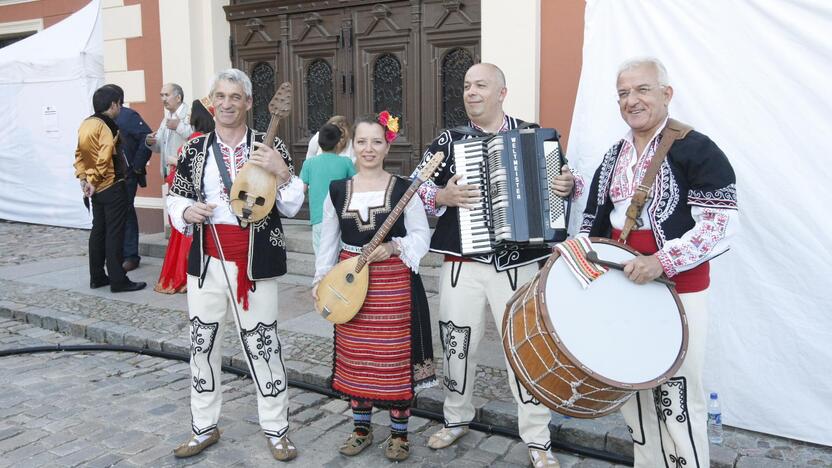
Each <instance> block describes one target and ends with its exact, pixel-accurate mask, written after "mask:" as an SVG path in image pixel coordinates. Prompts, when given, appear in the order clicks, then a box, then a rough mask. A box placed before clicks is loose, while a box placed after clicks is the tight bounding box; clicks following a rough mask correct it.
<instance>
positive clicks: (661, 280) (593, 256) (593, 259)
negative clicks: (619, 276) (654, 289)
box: [586, 250, 676, 287]
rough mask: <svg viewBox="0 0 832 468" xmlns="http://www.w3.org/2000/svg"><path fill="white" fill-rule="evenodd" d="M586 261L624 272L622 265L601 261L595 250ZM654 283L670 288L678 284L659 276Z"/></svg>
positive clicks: (588, 253) (588, 255) (589, 253)
mask: <svg viewBox="0 0 832 468" xmlns="http://www.w3.org/2000/svg"><path fill="white" fill-rule="evenodd" d="M586 259H587V260H588V261H590V262H592V263H597V264H598V265H603V266H605V267H610V268H614V269H616V270H620V271H624V265H622V264H620V263H615V262H608V261H606V260H601V259H600V258H598V252H596V251H594V250H590V251H589V252H587V253H586ZM653 281H657V282H659V283H662V284H666V285H668V286H674V287H675V286H676V283H674V282H673V281H670V280H669V279H667V278H665V277H662V276H659V277H658V278H655V279H654V280H653Z"/></svg>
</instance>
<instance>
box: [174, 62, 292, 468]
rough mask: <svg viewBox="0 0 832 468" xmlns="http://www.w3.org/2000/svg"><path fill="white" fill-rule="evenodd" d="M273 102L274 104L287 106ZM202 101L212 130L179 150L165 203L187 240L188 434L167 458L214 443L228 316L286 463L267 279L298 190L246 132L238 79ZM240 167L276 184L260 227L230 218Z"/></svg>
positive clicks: (246, 87) (272, 277)
mask: <svg viewBox="0 0 832 468" xmlns="http://www.w3.org/2000/svg"><path fill="white" fill-rule="evenodd" d="M279 94H280V93H278V95H275V99H273V102H274V101H275V100H277V99H281V100H283V101H286V99H285V98H286V96H280V95H279ZM211 100H212V104H213V106H214V109H215V122H216V130H215V131H214V132H210V133H208V134H206V135H202V136H199V137H197V138H194V139H192V140H190V141H189V142H188V143H187V144H186V145H185V146H184V147H183V148H182V152H181V156H180V159H179V164H178V166H177V167H178V169H177V172H176V177H175V178H174V181H173V185H172V186H171V189H170V196H169V197H168V199H167V207H168V213H169V214H170V217H171V222H172V223H173V225H174V227H175V228H176V229H178V230H179V231H181V232H183V233H185V234H186V235H190V234H191V233H193V235H194V242H193V244H192V245H191V251H190V253H189V257H188V311H189V317H190V322H191V323H190V337H191V364H190V366H191V375H192V382H191V383H192V385H191V387H192V388H191V417H192V419H191V428H192V431H193V434H192V435H191V436H190V437H189V438H188V440H187V441H185V443H183V444H182V445H180V446H179V447H177V448H176V449H175V450H174V455H175V456H177V457H190V456H193V455H196V454H198V453H200V452H201V451H202V450H204V449H205V448H206V447H208V446H210V445H212V444H214V443H216V442H217V441H218V440H219V437H220V432H219V429H218V428H217V420H218V419H219V415H220V406H221V402H222V388H221V375H220V365H221V359H222V350H221V349H220V346H221V344H222V337H223V330H224V327H225V317H226V314H227V313H228V312H229V311H231V312H232V314H231V315H232V317H233V319H234V323H235V325H236V327H237V331H238V336H239V337H240V339H241V341H242V347H243V351H244V353H245V356H246V358H247V360H248V363H249V368H250V370H251V374H252V376H253V378H254V381H255V383H256V389H257V390H256V391H257V408H258V412H259V415H260V426H261V427H262V429H263V432H264V433H265V435H266V438H267V441H268V446H269V449H270V450H271V452H272V455H273V456H274V458H276V459H277V460H281V461H286V460H291V459H293V458H295V457H296V456H297V449H296V448H295V446H294V445H293V444H292V442H291V441H290V440H289V437H288V431H289V420H288V416H289V415H288V398H289V397H288V391H287V390H288V388H287V378H286V371H285V369H284V366H283V357H282V355H281V345H280V340H279V337H278V331H277V315H278V310H277V296H278V286H277V279H276V278H277V277H278V276H281V275H283V274H285V273H286V248H285V246H286V241H285V236H284V233H283V227H282V225H281V222H280V217H281V215H282V216H289V217H291V216H294V215H295V214H296V213H297V212H298V210H299V209H300V206H301V204H302V203H303V198H304V197H303V184H302V183H301V181H300V179H298V178H297V177H295V175H294V172H293V169H292V159H291V157H290V156H289V152H288V151H287V150H286V147H285V146H284V144H283V142H282V141H281V140H280V139H279V138H275V139H274V141H273V142H272V141H269V142H264V141H263V139H264V135H263V134H261V133H258V132H255V131H254V130H252V129H250V128H248V127H247V126H246V112H248V111H249V110H250V109H251V105H252V97H251V81H250V80H249V78H248V76H246V75H245V73H243V72H241V71H240V70H237V69H233V68H232V69H228V70H225V71H223V72H220V73H219V74H218V75H217V76H216V77H215V78H214V82H213V85H212V87H211ZM269 110H270V111H272V106H271V105H270V106H269ZM285 111H286V112H288V109H286V110H285ZM278 112H280V111H278ZM272 113H273V114H275V112H274V111H272ZM272 118H273V119H275V115H273V117H272ZM266 143H268V144H266ZM273 146H274V147H273ZM246 162H249V163H251V164H254V165H256V166H258V167H260V168H262V169H265V170H266V171H267V172H269V173H271V174H273V175H274V176H275V177H276V179H277V186H278V192H277V193H278V195H277V197H276V201H275V203H274V205H273V206H272V207H271V211H270V212H269V214H268V215H267V216H266V217H265V218H263V219H260V220H258V221H256V222H253V223H250V224H247V226H246V227H245V228H242V227H241V226H240V223H239V219H238V218H237V217H236V216H235V215H234V214H233V212H232V211H231V207H230V198H229V193H231V184H232V181H233V180H234V178H235V177H236V176H237V175H238V173H239V172H240V171H241V169H242V168H243V164H244V163H246ZM223 259H224V260H223ZM229 289H230V290H231V291H229ZM229 293H230V295H231V297H233V299H231V298H229ZM232 301H233V302H232ZM238 304H239V305H238Z"/></svg>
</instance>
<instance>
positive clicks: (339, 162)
mask: <svg viewBox="0 0 832 468" xmlns="http://www.w3.org/2000/svg"><path fill="white" fill-rule="evenodd" d="M339 141H341V130H340V129H339V128H338V127H337V126H335V125H332V124H326V125H324V126H323V127H321V129H320V130H319V131H318V145H319V146H320V147H321V150H323V153H321V154H319V155H318V156H315V157H314V158H312V159H307V160H306V161H304V163H303V168H302V169H301V171H300V178H301V180H302V181H303V188H304V190H308V192H309V223H310V224H311V225H312V247H313V248H314V249H315V255H317V254H318V247H319V244H320V242H321V220H322V210H323V205H324V198H326V194H327V193H329V183H330V182H332V181H333V180H341V179H348V178H350V177H352V176H354V175H355V166H354V165H353V163H352V161H350V159H349V158H344V157H341V156H338V155H337V154H335V153H334V152H333V150H334V149H335V147H336V146H337V145H338V142H339Z"/></svg>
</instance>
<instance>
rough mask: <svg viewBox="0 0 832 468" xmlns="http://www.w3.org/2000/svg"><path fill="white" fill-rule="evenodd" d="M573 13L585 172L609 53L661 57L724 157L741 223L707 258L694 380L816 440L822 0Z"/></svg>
mask: <svg viewBox="0 0 832 468" xmlns="http://www.w3.org/2000/svg"><path fill="white" fill-rule="evenodd" d="M585 21H586V23H585V29H584V50H583V68H582V71H581V81H580V85H579V89H578V97H577V101H576V106H575V113H574V118H573V122H572V129H571V132H570V137H569V159H570V160H571V161H573V162H574V163H575V164H576V165H577V167H578V169H579V170H581V172H582V173H583V174H585V175H587V177H592V174H593V172H594V171H595V168H596V167H597V166H598V164H599V163H600V159H601V157H602V156H603V154H604V152H605V151H606V150H607V149H608V148H609V147H610V146H611V145H612V144H613V143H614V142H615V141H616V140H617V139H620V138H621V137H622V136H623V135H624V133H625V131H626V130H627V128H626V125H625V124H624V122H623V121H622V119H621V116H620V115H619V112H618V105H617V103H616V99H617V96H616V90H615V77H616V70H617V67H618V65H619V64H620V63H622V62H623V61H624V60H625V59H628V58H631V57H635V56H645V55H648V56H654V57H658V58H659V59H661V60H662V61H663V62H664V64H665V66H666V67H667V69H668V72H669V76H670V83H671V85H672V86H673V89H674V91H675V94H674V96H673V101H672V102H671V104H670V115H671V116H674V117H676V118H678V119H679V120H681V121H683V122H687V123H689V124H691V125H693V126H694V128H696V129H698V130H699V131H701V132H703V133H705V134H706V135H708V136H709V137H711V139H712V140H714V141H715V142H716V143H717V144H718V145H719V146H720V147H721V148H722V149H723V151H725V153H726V155H727V156H728V158H729V160H730V161H731V163H732V165H733V166H734V170H735V171H736V173H737V189H738V198H739V207H740V218H741V221H742V223H741V224H742V230H741V232H740V234H739V235H738V236H737V238H736V239H735V240H734V241H733V248H732V250H731V251H730V252H728V253H727V254H726V255H723V256H721V257H720V258H718V259H716V260H715V261H714V262H713V263H712V270H711V272H712V280H713V281H712V283H711V284H712V286H711V288H710V316H709V327H710V334H709V336H708V340H709V341H708V343H709V344H708V356H707V363H706V366H707V371H706V387H707V388H708V389H709V390H712V391H718V392H719V395H720V400H721V401H722V411H723V420H724V421H725V423H726V424H728V425H731V426H738V427H743V428H748V429H753V430H756V431H761V432H767V433H772V434H778V435H782V436H786V437H791V438H796V439H802V440H806V441H811V442H816V443H821V444H826V445H832V429H830V426H829V421H832V378H830V376H829V368H828V367H827V366H828V365H829V362H832V313H831V312H832V305H830V304H832V287H830V278H832V253H831V252H832V249H830V244H832V235H830V230H829V226H830V223H829V213H830V211H829V208H828V206H827V203H828V202H829V200H830V199H832V189H830V186H832V185H830V181H832V164H830V162H829V160H828V157H829V149H828V148H829V143H828V140H829V137H830V125H829V112H830V109H832V92H830V91H829V83H830V81H829V80H830V78H829V77H830V76H832V41H830V31H832V2H829V1H826V0H791V1H763V0H756V1H746V2H726V1H724V0H699V1H696V2H653V1H628V2H621V1H619V0H588V1H587V5H586V14H585ZM578 208H580V209H582V208H583V207H582V206H581V207H578ZM578 212H580V211H578ZM576 218H577V217H576Z"/></svg>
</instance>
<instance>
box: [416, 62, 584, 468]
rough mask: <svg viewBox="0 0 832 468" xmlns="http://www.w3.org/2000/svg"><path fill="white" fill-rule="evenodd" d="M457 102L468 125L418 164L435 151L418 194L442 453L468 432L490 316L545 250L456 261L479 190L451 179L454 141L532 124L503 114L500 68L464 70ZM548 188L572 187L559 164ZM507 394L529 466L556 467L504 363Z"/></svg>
mask: <svg viewBox="0 0 832 468" xmlns="http://www.w3.org/2000/svg"><path fill="white" fill-rule="evenodd" d="M463 85H464V90H465V91H464V94H463V102H464V104H465V111H466V113H467V114H468V118H469V119H470V121H469V124H468V126H466V127H457V128H452V129H449V130H445V131H443V132H442V133H441V134H439V136H437V137H436V139H435V140H433V143H431V145H430V146H429V147H428V149H427V150H426V151H425V153H424V156H423V158H422V163H421V164H420V166H421V165H423V164H425V163H426V161H428V160H430V159H431V158H432V157H433V155H434V154H436V153H437V152H439V151H442V152H444V153H445V164H444V165H443V168H442V170H441V171H440V172H439V175H438V176H437V177H435V178H434V179H433V181H430V182H426V183H424V184H423V185H422V187H421V188H420V190H419V195H420V197H421V198H422V201H423V202H424V205H425V210H426V211H427V213H428V214H431V215H436V216H438V217H439V221H438V222H437V224H436V230H435V232H434V234H433V236H432V238H431V243H430V249H431V250H432V251H434V252H438V253H442V254H444V255H445V261H444V262H443V264H442V271H441V276H440V278H439V281H440V284H439V330H440V334H441V338H442V347H443V349H444V351H445V352H444V355H445V363H444V369H445V371H444V372H445V376H444V379H443V383H444V385H445V403H444V415H445V427H443V428H442V429H440V430H439V431H437V432H436V433H435V434H433V435H432V436H431V437H430V440H429V441H428V446H430V447H431V448H434V449H442V448H445V447H448V446H449V445H451V444H453V443H454V442H456V440H457V439H459V438H460V437H462V436H463V435H465V434H466V433H467V432H468V424H469V423H470V422H471V421H472V420H473V419H474V414H475V409H474V404H473V401H472V397H473V394H474V383H475V382H474V379H475V376H476V368H477V360H476V359H477V349H478V347H479V345H480V341H481V339H482V337H483V333H484V332H485V327H486V323H487V320H488V316H489V315H491V316H492V317H493V319H494V323H495V324H496V325H497V327H498V328H500V327H501V326H502V322H503V314H504V313H505V307H506V303H507V302H508V300H509V299H510V298H511V296H512V295H513V294H514V292H515V291H516V290H517V288H518V287H519V286H522V285H523V284H525V283H526V282H527V281H529V280H530V279H531V278H532V277H533V276H534V275H535V273H536V272H537V270H538V266H537V262H538V261H540V260H543V259H545V258H546V257H548V256H549V254H550V253H551V251H550V250H549V249H548V248H533V249H528V248H526V249H519V250H509V249H502V250H498V251H495V252H493V253H490V254H488V255H481V256H476V257H463V256H462V248H461V245H460V229H459V221H458V216H457V214H458V209H459V207H465V208H471V207H473V206H474V205H475V204H476V203H480V202H481V201H480V192H479V188H477V187H475V186H474V185H464V184H463V185H459V179H460V177H461V176H460V175H459V174H456V168H455V157H454V146H453V143H454V142H455V141H459V140H464V139H467V138H472V137H473V136H477V134H480V135H482V134H483V133H487V134H496V133H502V132H505V131H508V130H513V129H516V128H519V127H521V126H533V127H536V126H537V125H536V124H527V123H525V122H523V121H522V120H520V119H517V118H514V117H510V116H508V115H506V114H505V112H503V101H504V100H505V98H506V95H507V93H508V90H507V88H506V79H505V75H504V74H503V72H502V70H500V69H499V68H498V67H497V66H496V65H493V64H490V63H480V64H477V65H474V66H472V67H471V68H470V69H468V72H467V73H466V74H465V81H464V83H463ZM549 183H550V184H551V185H552V187H553V189H554V190H555V192H556V193H557V194H558V195H560V196H562V197H566V196H569V195H570V194H571V193H572V189H573V187H575V177H574V176H573V175H572V173H571V172H570V171H569V168H568V167H567V166H564V171H563V175H559V176H556V177H554V178H552V179H551V180H550V181H549ZM506 371H507V372H508V381H509V386H510V388H511V393H512V395H513V396H514V399H515V401H516V402H517V412H518V425H519V431H520V436H521V437H522V439H523V441H524V442H525V443H526V444H527V445H528V447H529V457H530V459H531V461H532V464H533V466H535V467H538V468H540V467H556V466H559V465H558V461H557V458H555V456H554V454H553V453H552V451H551V450H550V446H551V440H550V435H549V420H550V415H549V409H548V408H546V407H545V406H543V405H542V404H540V402H538V401H537V400H535V399H534V398H532V396H531V395H530V394H529V393H528V392H527V391H526V390H525V389H524V388H522V387H521V386H520V385H519V384H518V380H517V378H516V377H515V376H514V373H513V372H512V369H511V367H510V366H509V365H508V363H506Z"/></svg>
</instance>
